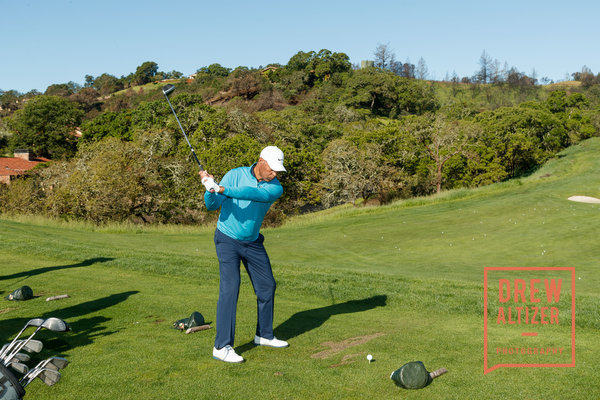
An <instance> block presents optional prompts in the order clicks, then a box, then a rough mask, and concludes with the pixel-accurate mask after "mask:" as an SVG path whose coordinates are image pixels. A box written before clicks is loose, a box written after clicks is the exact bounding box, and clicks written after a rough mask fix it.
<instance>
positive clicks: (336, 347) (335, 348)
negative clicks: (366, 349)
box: [311, 332, 385, 359]
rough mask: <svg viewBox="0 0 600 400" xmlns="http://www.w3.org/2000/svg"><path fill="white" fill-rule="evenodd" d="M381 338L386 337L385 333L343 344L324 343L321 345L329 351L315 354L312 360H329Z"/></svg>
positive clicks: (361, 337)
mask: <svg viewBox="0 0 600 400" xmlns="http://www.w3.org/2000/svg"><path fill="white" fill-rule="evenodd" d="M380 336H385V333H381V332H379V333H374V334H372V335H365V336H357V337H353V338H348V339H346V340H342V341H341V342H323V343H321V345H322V346H327V347H329V350H323V351H321V352H319V353H315V354H313V355H312V356H311V358H321V359H325V358H329V357H331V356H334V355H336V354H338V353H340V352H342V351H344V350H346V349H348V348H350V347H354V346H358V345H360V344H365V343H367V342H370V341H371V340H373V339H376V338H378V337H380Z"/></svg>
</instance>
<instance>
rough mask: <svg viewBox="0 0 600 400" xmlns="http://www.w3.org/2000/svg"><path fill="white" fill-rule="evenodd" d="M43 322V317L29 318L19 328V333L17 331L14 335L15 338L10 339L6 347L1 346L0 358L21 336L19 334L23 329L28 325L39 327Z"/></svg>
mask: <svg viewBox="0 0 600 400" xmlns="http://www.w3.org/2000/svg"><path fill="white" fill-rule="evenodd" d="M43 323H44V319H43V318H33V319H30V320H29V321H27V323H26V324H25V326H24V327H23V329H21V331H20V332H19V333H17V336H15V338H14V339H13V340H12V342H10V343H9V345H8V347H6V348H4V347H3V348H2V353H0V359H1V358H3V357H4V356H5V355H6V354H7V353H8V352H9V351H10V350H11V349H12V346H14V345H15V342H16V341H17V339H18V338H19V336H21V334H22V333H23V332H24V331H25V329H27V328H28V327H30V326H37V327H39V326H40V325H41V324H43Z"/></svg>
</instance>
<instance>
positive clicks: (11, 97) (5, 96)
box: [0, 90, 19, 112]
mask: <svg viewBox="0 0 600 400" xmlns="http://www.w3.org/2000/svg"><path fill="white" fill-rule="evenodd" d="M0 108H2V110H7V111H8V112H11V111H15V110H17V109H18V108H19V92H17V91H16V90H9V91H7V92H3V93H2V94H1V95H0Z"/></svg>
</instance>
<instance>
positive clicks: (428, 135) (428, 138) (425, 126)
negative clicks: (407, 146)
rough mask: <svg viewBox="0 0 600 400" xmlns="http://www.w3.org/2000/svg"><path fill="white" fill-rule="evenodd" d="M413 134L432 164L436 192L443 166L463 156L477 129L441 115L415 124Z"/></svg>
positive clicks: (440, 184) (440, 182) (431, 116)
mask: <svg viewBox="0 0 600 400" xmlns="http://www.w3.org/2000/svg"><path fill="white" fill-rule="evenodd" d="M415 128H416V131H415V134H416V137H417V139H418V141H419V143H420V144H421V145H422V146H423V147H424V148H425V150H426V152H427V154H428V155H429V157H430V158H431V160H432V161H433V163H434V185H435V188H436V192H437V193H439V192H440V191H441V190H442V183H443V172H444V166H445V165H446V163H447V162H448V161H450V160H451V159H452V158H453V157H456V156H458V155H464V154H465V153H464V150H465V147H466V145H467V143H468V142H469V140H470V139H471V138H472V137H474V136H475V135H476V134H477V127H476V126H475V125H474V124H472V123H470V122H466V121H453V120H449V119H447V118H446V117H445V116H444V115H443V114H437V115H435V116H434V115H427V116H424V117H422V121H419V123H418V124H415Z"/></svg>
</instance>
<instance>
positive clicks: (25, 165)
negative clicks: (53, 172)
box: [0, 157, 50, 176]
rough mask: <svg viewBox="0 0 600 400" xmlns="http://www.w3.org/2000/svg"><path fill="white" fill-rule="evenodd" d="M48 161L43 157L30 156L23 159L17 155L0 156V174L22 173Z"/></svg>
mask: <svg viewBox="0 0 600 400" xmlns="http://www.w3.org/2000/svg"><path fill="white" fill-rule="evenodd" d="M48 161H50V160H49V159H47V158H44V157H37V158H31V160H29V161H27V160H23V159H22V158H18V157H0V176H6V175H22V174H24V173H25V172H27V171H29V170H30V169H32V168H33V167H35V166H36V165H38V164H40V163H43V162H48Z"/></svg>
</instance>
